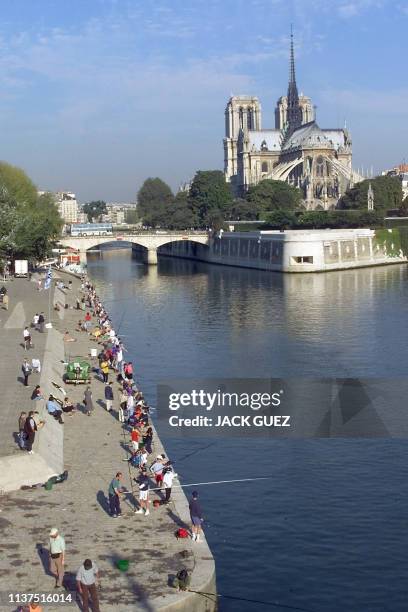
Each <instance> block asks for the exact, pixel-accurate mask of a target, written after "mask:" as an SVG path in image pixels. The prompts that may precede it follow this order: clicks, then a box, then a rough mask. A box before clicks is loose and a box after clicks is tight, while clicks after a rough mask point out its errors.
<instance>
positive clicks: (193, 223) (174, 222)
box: [166, 191, 198, 230]
mask: <svg viewBox="0 0 408 612" xmlns="http://www.w3.org/2000/svg"><path fill="white" fill-rule="evenodd" d="M197 225H198V219H197V216H196V215H195V213H194V212H193V210H192V208H191V206H190V203H189V196H188V192H187V191H179V192H178V193H177V195H176V197H175V198H174V200H173V202H172V203H171V205H170V206H169V208H168V219H167V222H166V227H168V228H169V229H174V230H184V229H189V228H191V227H197Z"/></svg>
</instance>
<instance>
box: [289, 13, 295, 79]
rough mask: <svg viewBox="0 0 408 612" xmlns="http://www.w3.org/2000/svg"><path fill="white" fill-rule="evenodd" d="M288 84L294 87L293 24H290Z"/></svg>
mask: <svg viewBox="0 0 408 612" xmlns="http://www.w3.org/2000/svg"><path fill="white" fill-rule="evenodd" d="M289 85H294V86H295V87H296V74H295V50H294V46H293V25H292V24H290V72H289Z"/></svg>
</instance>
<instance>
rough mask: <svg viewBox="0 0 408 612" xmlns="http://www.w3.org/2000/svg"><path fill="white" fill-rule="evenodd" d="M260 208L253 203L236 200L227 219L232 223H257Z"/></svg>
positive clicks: (240, 199)
mask: <svg viewBox="0 0 408 612" xmlns="http://www.w3.org/2000/svg"><path fill="white" fill-rule="evenodd" d="M259 213H260V208H259V206H257V205H256V204H254V203H253V202H249V201H248V200H244V199H242V198H235V200H233V201H232V203H231V208H230V210H229V211H228V213H227V215H226V218H227V219H228V220H230V221H256V219H257V218H258V214H259Z"/></svg>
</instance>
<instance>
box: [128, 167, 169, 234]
mask: <svg viewBox="0 0 408 612" xmlns="http://www.w3.org/2000/svg"><path fill="white" fill-rule="evenodd" d="M173 199H174V196H173V193H172V191H171V189H170V187H169V186H168V185H167V184H166V183H165V182H164V181H162V180H161V179H159V178H148V179H146V180H145V182H144V183H143V185H142V186H141V188H140V189H139V192H138V194H137V210H138V214H139V216H140V217H141V218H142V219H143V223H144V225H147V226H149V227H165V225H166V220H167V215H168V207H169V205H170V203H171V202H172V201H173Z"/></svg>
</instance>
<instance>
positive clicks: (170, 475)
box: [163, 461, 177, 504]
mask: <svg viewBox="0 0 408 612" xmlns="http://www.w3.org/2000/svg"><path fill="white" fill-rule="evenodd" d="M176 476H177V474H175V472H174V471H173V467H172V464H171V462H170V461H168V462H167V463H166V465H165V466H164V469H163V485H164V487H165V489H166V499H165V500H164V503H165V504H168V503H169V501H170V497H171V487H172V486H173V479H174V478H176Z"/></svg>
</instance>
